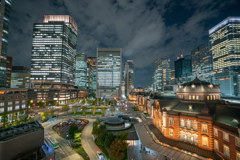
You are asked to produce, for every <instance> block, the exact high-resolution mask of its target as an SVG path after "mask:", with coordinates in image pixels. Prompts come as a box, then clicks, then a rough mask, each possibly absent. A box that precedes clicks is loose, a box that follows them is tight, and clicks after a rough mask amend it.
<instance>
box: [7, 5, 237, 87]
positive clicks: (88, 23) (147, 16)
mask: <svg viewBox="0 0 240 160" xmlns="http://www.w3.org/2000/svg"><path fill="white" fill-rule="evenodd" d="M44 14H59V15H64V14H69V15H71V16H72V17H73V18H74V19H75V21H76V22H77V24H78V45H77V51H78V52H80V53H82V52H83V53H86V54H87V56H96V49H97V48H105V47H109V48H110V47H111V48H114V47H116V48H122V53H123V63H124V62H125V61H126V60H127V59H132V60H133V62H134V66H135V70H134V72H135V73H134V74H135V75H134V83H135V87H138V86H142V87H144V86H146V85H151V84H152V75H153V71H154V61H155V59H156V58H158V57H160V58H171V61H172V62H171V63H172V64H171V67H172V69H173V68H174V60H176V55H180V54H181V53H183V55H188V54H190V53H191V50H193V49H194V48H196V47H197V46H199V45H201V44H202V43H204V42H206V41H207V40H208V30H209V29H210V28H211V27H213V26H214V25H216V24H217V23H219V22H221V21H222V20H224V19H225V18H227V17H228V16H240V0H159V1H158V0H155V1H154V0H153V1H148V0H13V1H12V13H11V19H10V21H11V24H10V25H11V27H10V31H9V32H10V34H9V45H8V55H10V56H13V65H23V66H27V67H30V64H31V47H32V31H33V23H41V22H42V18H43V15H44Z"/></svg>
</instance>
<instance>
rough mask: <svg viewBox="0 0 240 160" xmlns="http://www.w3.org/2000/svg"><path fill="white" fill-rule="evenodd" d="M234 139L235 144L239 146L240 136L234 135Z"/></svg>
mask: <svg viewBox="0 0 240 160" xmlns="http://www.w3.org/2000/svg"><path fill="white" fill-rule="evenodd" d="M235 141H236V146H238V147H240V138H238V137H236V138H235Z"/></svg>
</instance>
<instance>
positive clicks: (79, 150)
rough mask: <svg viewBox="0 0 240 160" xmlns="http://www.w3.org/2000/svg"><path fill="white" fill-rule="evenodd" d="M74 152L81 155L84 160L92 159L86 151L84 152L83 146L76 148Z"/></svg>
mask: <svg viewBox="0 0 240 160" xmlns="http://www.w3.org/2000/svg"><path fill="white" fill-rule="evenodd" d="M74 150H75V151H76V152H77V153H78V154H80V155H81V156H82V157H83V158H84V160H89V159H90V158H89V157H88V155H87V153H86V151H85V150H84V148H83V146H78V147H74Z"/></svg>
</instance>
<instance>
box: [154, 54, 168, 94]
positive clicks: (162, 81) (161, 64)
mask: <svg viewBox="0 0 240 160" xmlns="http://www.w3.org/2000/svg"><path fill="white" fill-rule="evenodd" d="M153 79H154V87H153V88H154V92H162V91H163V90H164V86H165V85H167V84H169V83H170V80H171V69H170V59H167V58H158V59H157V60H156V61H155V72H154V78H153Z"/></svg>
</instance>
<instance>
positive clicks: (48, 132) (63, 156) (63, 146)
mask: <svg viewBox="0 0 240 160" xmlns="http://www.w3.org/2000/svg"><path fill="white" fill-rule="evenodd" d="M66 119H67V118H66ZM60 121H62V119H61V120H58V121H56V122H54V123H50V124H43V127H44V129H45V130H44V134H45V137H51V138H55V139H56V140H57V141H58V142H59V148H58V149H55V159H56V160H57V159H59V160H73V159H74V160H83V158H82V157H81V156H80V155H79V154H78V153H76V152H75V151H74V150H73V149H72V148H71V147H70V146H69V145H68V142H67V140H66V139H64V138H62V137H60V136H59V135H58V134H57V133H56V132H55V131H53V129H52V127H53V126H54V125H55V124H56V123H58V122H60Z"/></svg>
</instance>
